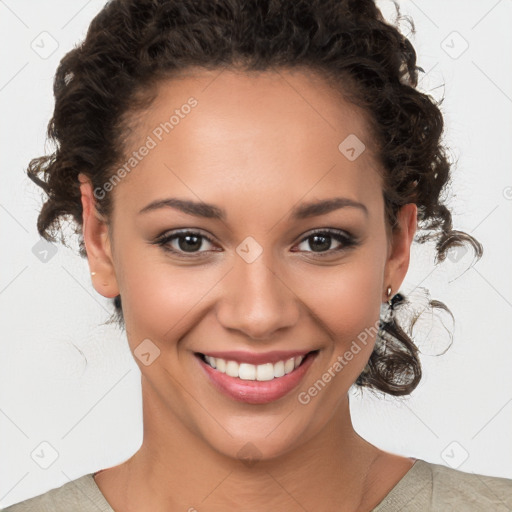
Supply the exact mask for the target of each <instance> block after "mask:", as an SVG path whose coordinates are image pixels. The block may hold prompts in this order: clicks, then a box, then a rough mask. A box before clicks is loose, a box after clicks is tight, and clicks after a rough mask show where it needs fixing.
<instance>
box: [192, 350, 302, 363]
mask: <svg viewBox="0 0 512 512" xmlns="http://www.w3.org/2000/svg"><path fill="white" fill-rule="evenodd" d="M310 352H312V351H311V350H274V351H272V352H259V353H258V352H247V351H242V350H230V351H227V352H220V351H212V352H210V351H209V352H200V354H203V355H205V356H209V357H220V358H221V359H224V360H226V361H236V362H237V363H239V364H240V363H248V364H254V365H258V364H265V363H272V364H274V363H277V362H279V361H286V360H288V359H290V358H292V357H297V356H303V357H305V356H306V354H309V353H310Z"/></svg>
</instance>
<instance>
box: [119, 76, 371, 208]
mask: <svg viewBox="0 0 512 512" xmlns="http://www.w3.org/2000/svg"><path fill="white" fill-rule="evenodd" d="M132 130H133V137H132V142H131V143H130V149H129V151H128V153H129V154H131V152H132V151H138V150H139V149H141V148H143V146H146V147H147V148H149V149H148V150H144V151H143V152H144V156H143V157H140V155H139V157H138V158H137V162H136V164H135V165H134V166H133V167H132V168H131V169H130V171H129V172H128V173H126V174H127V177H126V179H125V180H124V181H123V183H122V184H121V186H119V187H116V190H115V196H116V202H117V200H118V198H119V200H122V198H123V197H124V198H125V200H127V201H128V202H129V203H130V205H132V206H133V207H139V206H140V207H142V206H144V204H146V203H147V202H149V201H151V200H154V199H158V198H160V197H159V196H162V198H163V197H164V196H165V195H173V196H177V195H181V196H182V197H189V198H191V196H192V195H193V194H194V193H196V195H197V196H198V197H200V198H201V199H203V200H205V201H206V200H207V198H206V197H203V196H208V199H211V201H209V202H213V201H214V200H215V199H218V201H220V202H222V201H223V200H224V201H225V200H226V199H228V198H230V197H235V196H234V195H236V194H238V195H239V192H240V191H243V192H244V194H245V199H246V200H247V199H249V195H250V193H251V191H253V192H254V194H255V195H256V196H258V197H261V195H262V194H263V195H265V196H266V197H269V200H271V199H276V200H277V199H280V200H286V199H287V198H289V200H290V201H296V200H298V199H299V198H300V197H303V196H304V195H305V194H307V193H308V191H309V192H310V195H311V198H313V197H317V196H326V195H331V196H332V195H335V191H336V190H339V191H340V193H341V192H344V191H345V192H347V193H346V194H345V195H348V196H350V195H352V196H353V198H354V199H356V197H357V199H358V200H361V199H363V198H364V196H365V195H366V196H367V197H368V198H369V199H371V198H370V196H371V195H372V194H373V195H375V194H376V193H377V192H379V191H380V177H379V176H378V172H377V169H376V160H375V158H374V157H373V147H372V141H371V140H369V139H368V133H369V132H368V130H367V124H366V117H365V114H364V113H363V112H362V111H361V110H360V109H358V108H357V107H355V106H354V105H352V104H351V103H349V102H347V101H346V100H344V99H343V97H342V95H341V94H340V93H339V92H338V91H335V90H333V89H332V88H331V87H329V86H328V85H327V83H326V82H324V81H323V80H322V79H321V77H319V76H317V75H315V74H313V73H312V72H307V71H299V70H294V71H285V70H280V71H278V72H276V71H272V72H271V71H266V72H258V73H256V72H237V71H231V70H212V71H206V70H200V71H198V70H188V71H187V73H186V74H185V73H183V74H182V75H181V76H180V77H178V78H173V79H170V80H167V81H161V82H160V83H159V85H158V89H157V96H156V98H155V100H154V102H153V103H152V105H151V106H150V107H149V108H148V109H147V110H146V111H143V112H140V113H139V114H137V115H136V116H134V119H133V122H132ZM347 149H348V150H349V153H347ZM352 149H354V150H355V153H356V158H353V156H354V151H352V152H350V151H351V150H352ZM361 151H362V152H361ZM359 153H360V155H359V156H357V155H358V154H359ZM127 156H129V155H127ZM349 157H350V158H349ZM271 191H273V192H272V194H270V192H271ZM231 194H232V195H231ZM195 199H197V197H196V198H195Z"/></svg>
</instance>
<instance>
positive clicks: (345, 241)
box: [152, 229, 359, 258]
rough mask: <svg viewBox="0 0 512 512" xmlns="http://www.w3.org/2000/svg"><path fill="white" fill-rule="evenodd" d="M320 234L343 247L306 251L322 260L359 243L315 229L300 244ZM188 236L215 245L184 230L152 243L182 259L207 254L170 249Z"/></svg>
mask: <svg viewBox="0 0 512 512" xmlns="http://www.w3.org/2000/svg"><path fill="white" fill-rule="evenodd" d="M318 234H322V235H328V236H330V237H331V238H333V239H334V240H336V241H338V242H340V243H342V244H343V246H342V247H340V248H338V249H328V250H327V251H323V252H316V253H315V252H314V251H306V252H313V253H314V254H315V257H320V258H322V257H324V256H330V255H332V254H333V253H337V252H342V251H345V250H347V249H349V248H351V247H355V246H356V245H358V243H359V242H358V241H357V240H356V239H355V238H354V237H353V236H352V235H350V234H348V233H345V232H343V231H339V230H334V229H315V230H313V231H312V232H311V233H310V234H309V235H308V236H305V237H304V238H302V239H301V240H300V242H299V244H301V243H302V242H305V241H307V240H308V239H309V238H312V237H313V236H314V235H318ZM186 235H193V236H196V237H199V238H202V239H205V240H208V242H210V243H211V244H214V242H213V240H212V239H211V238H210V237H208V236H206V235H204V234H202V233H200V232H198V231H190V230H183V231H179V232H175V233H173V234H164V235H160V236H159V237H157V239H156V240H155V241H154V242H152V243H153V244H155V245H158V246H160V247H162V249H163V250H164V251H166V252H171V253H173V254H176V255H178V256H180V257H182V258H199V257H202V255H203V254H204V253H205V252H207V251H199V252H196V253H186V252H183V251H179V250H176V249H173V248H172V247H170V245H169V243H170V242H171V241H172V240H175V239H179V238H184V237H185V236H186ZM201 245H202V244H201ZM294 252H301V251H294Z"/></svg>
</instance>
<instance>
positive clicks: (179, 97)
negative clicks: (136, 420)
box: [82, 70, 416, 458]
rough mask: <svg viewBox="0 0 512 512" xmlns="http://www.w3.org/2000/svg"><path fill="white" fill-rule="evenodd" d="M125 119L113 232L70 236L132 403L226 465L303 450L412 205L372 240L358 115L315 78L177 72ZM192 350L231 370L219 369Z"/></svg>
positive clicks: (370, 162)
mask: <svg viewBox="0 0 512 512" xmlns="http://www.w3.org/2000/svg"><path fill="white" fill-rule="evenodd" d="M191 98H192V99H191ZM173 115H174V117H173V118H172V119H171V121H170V118H171V116H173ZM166 123H167V124H166ZM133 126H134V128H133V129H134V132H133V137H132V141H131V143H130V144H131V145H130V152H129V155H128V156H127V159H126V161H127V166H126V167H125V169H129V171H126V172H125V173H123V172H121V173H120V174H119V177H120V178H121V179H120V180H117V181H116V182H112V183H114V184H113V185H112V184H111V186H112V187H113V190H112V194H113V201H114V210H113V217H112V225H111V230H112V231H111V236H112V238H111V240H109V239H108V237H106V236H103V235H104V234H105V231H103V229H104V228H105V226H103V225H102V224H101V223H98V222H97V221H95V220H94V217H93V216H92V214H91V212H90V210H87V208H84V236H85V240H86V246H87V250H88V257H89V262H90V266H91V270H95V271H96V272H97V273H98V274H99V276H97V278H94V279H93V282H94V284H95V286H96V289H97V290H98V292H99V293H101V294H103V295H105V296H109V297H113V296H115V295H117V293H120V294H121V297H122V304H123V313H124V318H125V322H126V329H127V336H128V341H129V345H130V348H131V350H132V351H133V352H134V354H135V361H136V362H137V364H138V366H139V367H140V370H141V372H142V378H143V381H142V382H143V389H144V396H145V399H146V398H147V399H150V400H151V401H152V403H154V404H158V407H159V409H158V411H159V412H158V416H159V418H158V421H159V422H164V423H165V422H166V421H169V422H170V423H169V424H171V425H172V424H174V425H180V426H183V427H184V428H185V429H186V430H187V431H188V432H192V433H193V435H195V436H196V438H197V439H199V440H200V441H201V442H204V443H205V446H210V447H211V448H213V449H214V450H216V451H218V452H221V453H224V454H228V455H230V456H233V457H236V456H237V454H238V456H240V453H243V450H242V452H240V450H241V449H248V448H247V446H251V447H252V448H251V450H257V452H258V456H259V457H262V458H266V457H273V456H276V455H279V454H281V453H284V452H286V451H288V450H290V449H292V448H296V447H298V446H300V445H301V444H302V443H304V442H306V441H307V440H308V439H311V438H312V437H313V436H315V435H317V434H318V433H319V432H320V431H321V430H322V429H323V428H324V427H325V426H326V425H327V423H328V421H329V420H330V419H331V418H332V417H333V415H334V413H335V411H336V410H337V407H338V406H340V405H341V404H343V403H344V404H346V395H347V391H348V389H349V387H350V386H351V385H352V384H353V383H354V381H355V380H356V378H357V376H358V375H359V374H360V373H361V371H362V370H363V368H364V367H365V365H366V363H367V360H368V358H369V356H370V354H371V352H372V348H373V345H374V342H375V334H376V328H377V327H378V320H379V312H380V306H381V303H382V302H383V301H384V300H386V295H385V293H386V292H385V290H386V288H387V286H388V284H390V285H391V286H392V289H393V293H395V292H396V290H397V289H398V287H399V286H400V284H401V282H402V280H403V278H404V276H405V273H406V272H407V267H408V262H409V247H410V243H411V240H412V236H413V235H414V229H415V225H416V207H415V205H412V204H411V205H407V206H406V207H404V208H403V209H402V212H401V215H400V217H399V221H400V225H401V226H402V229H401V230H399V231H397V233H396V234H395V235H394V237H393V238H387V236H386V225H385V217H384V201H383V197H382V182H381V179H380V177H379V174H378V171H377V169H378V168H377V163H376V159H375V158H374V156H373V155H372V150H373V141H372V140H371V139H369V138H368V136H367V129H366V126H365V121H364V118H363V117H362V114H361V112H360V111H358V110H357V109H356V108H355V107H353V106H351V105H350V104H348V103H345V102H344V101H343V100H342V99H341V98H340V97H339V96H337V95H336V94H335V93H334V92H333V91H332V90H330V89H329V88H328V87H327V86H326V85H324V84H323V82H321V81H320V80H319V79H314V78H313V76H312V75H309V76H308V75H305V74H302V73H299V72H295V73H291V72H284V71H283V72H280V73H279V74H278V73H265V74H260V75H255V74H254V75H249V74H242V73H240V74H237V73H234V72H231V71H227V70H226V71H223V72H219V71H218V70H217V71H212V72H206V71H202V72H201V73H196V74H194V75H192V74H190V75H188V76H184V77H183V78H182V79H180V80H173V81H169V82H165V83H162V84H161V86H160V88H159V94H158V97H157V99H156V100H155V102H154V103H153V104H152V106H151V108H150V109H149V110H147V111H145V112H144V113H142V114H141V115H138V116H137V119H136V122H135V121H134V125H133ZM144 147H145V148H146V149H141V148H144ZM133 152H136V153H135V154H134V153H133ZM130 157H132V160H131V161H129V158H130ZM125 174H126V176H124V175H125ZM108 188H109V186H108V185H107V186H106V189H107V190H108ZM82 192H83V201H84V205H87V202H88V201H90V200H91V189H90V187H89V185H88V184H84V185H82ZM101 193H102V192H101V191H100V190H96V195H97V197H100V194H101ZM178 200H179V201H182V202H183V203H181V207H180V206H179V203H178ZM165 201H167V202H168V203H167V205H166V204H165V203H164V202H165ZM336 201H338V202H337V203H336ZM156 202H157V203H158V202H160V205H156V206H155V203H156ZM323 202H325V203H323ZM172 204H174V207H173V206H172ZM206 204H207V205H208V206H207V205H206ZM322 204H324V206H322ZM151 205H153V207H152V206H151ZM313 205H317V206H313ZM315 230H317V231H318V232H319V233H318V234H317V235H316V237H315V236H313V235H314V231H315ZM178 231H180V232H182V234H181V237H177V236H175V237H174V238H171V237H172V235H176V234H178ZM184 231H185V232H192V234H190V233H189V235H188V237H187V236H186V234H183V232H184ZM102 233H103V235H102ZM164 236H165V237H167V241H165V240H164V241H163V243H162V244H160V245H159V244H158V243H157V241H158V240H163V237H164ZM201 354H202V355H207V356H212V357H215V356H218V357H220V358H221V359H223V360H224V361H235V363H236V362H238V363H245V364H241V365H237V364H234V363H229V364H227V370H226V371H227V372H228V374H225V373H223V372H222V371H221V370H222V368H223V366H224V363H223V362H222V361H221V362H218V361H217V360H215V362H214V363H213V364H214V365H216V366H217V369H213V368H212V367H210V366H209V365H208V363H207V362H205V361H204V360H203V356H202V355H201ZM306 354H309V355H308V356H307V357H305V358H304V359H303V362H302V364H301V365H300V366H298V368H297V369H295V370H293V371H291V372H290V373H287V374H285V375H284V376H279V375H282V373H283V371H290V369H291V368H292V363H290V362H288V363H286V361H289V359H291V358H292V357H294V356H299V355H303V356H305V355H306ZM278 361H282V362H278ZM297 362H298V361H297ZM270 363H272V364H270ZM294 364H295V360H294V361H293V365H294ZM256 367H257V368H256ZM260 367H261V368H260ZM232 372H235V373H232ZM236 372H238V373H236ZM229 374H231V375H239V376H240V377H242V378H237V377H234V376H230V375H229ZM255 378H256V380H254V379H255ZM258 379H261V380H258ZM267 379H270V380H267ZM315 383H316V384H315ZM155 421H157V420H156V419H155ZM247 443H252V445H247ZM244 447H246V448H244ZM254 447H255V448H254Z"/></svg>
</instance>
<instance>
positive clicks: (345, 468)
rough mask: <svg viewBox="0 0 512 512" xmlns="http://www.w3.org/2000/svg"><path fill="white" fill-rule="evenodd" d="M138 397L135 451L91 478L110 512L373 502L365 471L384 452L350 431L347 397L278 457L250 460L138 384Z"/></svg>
mask: <svg viewBox="0 0 512 512" xmlns="http://www.w3.org/2000/svg"><path fill="white" fill-rule="evenodd" d="M142 391H143V404H144V413H143V415H144V438H143V443H142V446H141V448H140V449H139V450H138V451H137V452H136V453H135V454H134V455H133V456H132V457H131V458H130V459H128V460H127V461H126V462H124V463H122V464H121V465H119V466H115V467H113V468H109V469H107V470H104V471H102V472H101V473H99V474H98V475H97V476H96V477H95V480H96V483H97V484H98V486H99V488H100V490H101V491H102V492H103V494H104V495H105V497H106V498H107V500H108V501H109V503H110V504H111V506H112V508H115V510H120V511H122V512H129V511H132V510H133V511H135V510H137V511H145V510H169V509H171V510H190V511H194V510H198V511H200V510H204V509H206V508H207V509H208V510H209V511H212V512H217V511H219V512H220V511H223V512H226V511H227V510H239V507H240V504H242V503H243V504H244V506H246V507H247V509H251V510H272V509H275V510H295V509H297V510H302V509H306V510H315V511H319V512H320V511H322V512H323V511H328V510H333V503H338V504H341V503H343V509H344V510H347V511H348V510H361V508H360V507H361V504H362V503H363V502H365V501H368V500H369V499H370V500H371V499H372V498H371V493H369V492H368V491H369V486H370V484H372V482H373V481H374V478H373V477H372V468H374V467H377V465H376V464H375V463H376V461H377V460H378V459H379V457H380V455H381V454H382V453H383V452H382V451H380V450H378V449H377V448H376V447H375V446H373V445H371V444H370V443H368V442H367V441H365V440H364V439H363V438H361V437H360V436H359V435H358V434H357V433H356V432H355V431H354V429H353V426H352V421H351V418H350V409H349V401H348V396H345V398H344V400H342V401H341V402H340V404H339V406H338V408H337V410H336V411H335V412H334V414H333V415H332V416H331V419H330V421H329V422H328V423H327V424H326V426H325V427H324V429H323V430H322V431H320V432H319V433H318V434H317V435H316V436H315V437H313V438H311V439H309V440H307V441H305V442H304V443H303V444H302V445H301V446H299V447H298V448H296V449H293V450H290V451H289V452H287V453H285V454H284V455H281V456H279V457H276V458H273V459H271V460H258V458H257V457H255V458H254V460H252V461H251V460H240V459H234V458H232V457H227V456H225V455H224V454H221V453H219V452H217V451H215V450H213V449H212V448H211V447H210V446H208V445H207V444H206V443H204V441H203V440H202V439H201V438H200V437H198V435H197V434H196V433H195V432H191V431H190V430H189V429H187V428H186V426H184V425H183V423H182V422H181V421H180V420H179V418H177V417H176V416H175V415H173V414H172V413H170V412H169V413H168V412H165V413H162V411H163V410H165V411H168V409H165V408H162V403H161V402H159V398H158V396H157V395H156V394H155V393H154V391H153V390H152V388H151V387H150V386H144V381H143V387H142ZM249 456H250V450H249ZM123 490H124V492H123ZM378 501H379V500H378V499H376V498H375V499H374V504H377V503H378ZM301 507H302V508H301Z"/></svg>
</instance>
